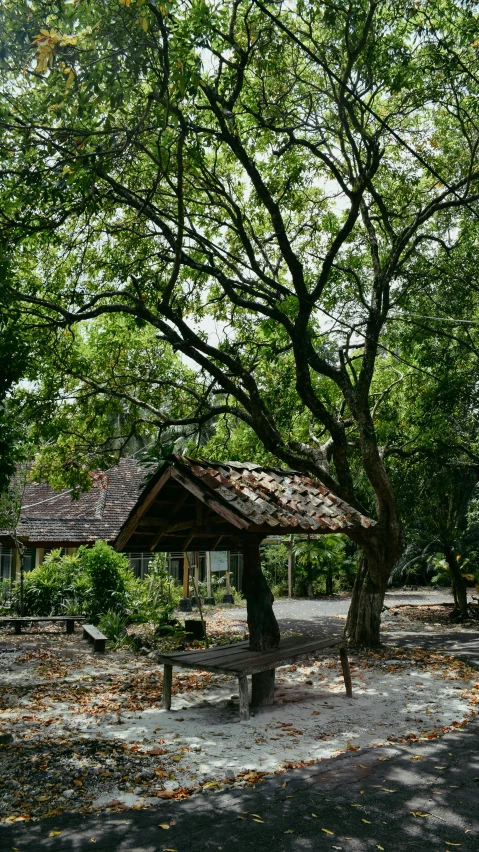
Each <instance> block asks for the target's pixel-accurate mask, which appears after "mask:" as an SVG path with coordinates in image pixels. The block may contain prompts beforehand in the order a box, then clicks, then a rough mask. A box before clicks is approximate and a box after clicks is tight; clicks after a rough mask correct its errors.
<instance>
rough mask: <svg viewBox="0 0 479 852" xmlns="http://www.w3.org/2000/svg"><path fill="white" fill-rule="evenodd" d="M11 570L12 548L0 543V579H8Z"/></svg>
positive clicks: (10, 575)
mask: <svg viewBox="0 0 479 852" xmlns="http://www.w3.org/2000/svg"><path fill="white" fill-rule="evenodd" d="M12 570H13V549H12V548H11V547H4V546H3V544H0V579H2V580H10V579H11V577H12Z"/></svg>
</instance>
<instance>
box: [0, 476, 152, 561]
mask: <svg viewBox="0 0 479 852" xmlns="http://www.w3.org/2000/svg"><path fill="white" fill-rule="evenodd" d="M92 478H93V484H92V487H91V489H90V490H89V491H86V492H82V493H81V494H80V496H79V498H78V499H77V500H73V499H72V490H71V489H65V490H63V491H55V490H54V489H53V488H52V487H51V486H50V485H48V484H47V483H46V482H40V483H37V482H30V483H27V486H26V489H25V492H24V494H23V499H22V510H21V519H20V524H19V525H18V527H17V535H18V537H19V538H20V539H21V540H22V541H24V542H25V544H31V545H37V546H40V547H42V546H44V545H45V546H46V545H48V546H52V545H58V546H60V545H63V546H67V545H70V546H73V545H77V544H88V543H90V542H94V541H96V540H97V539H99V538H100V539H104V540H106V541H114V539H115V538H116V536H117V534H118V532H119V530H120V528H121V526H122V524H123V522H124V520H125V518H126V517H128V514H129V512H130V511H131V509H132V508H133V507H134V506H135V504H136V502H137V500H138V497H139V495H140V493H141V491H142V489H143V486H144V479H145V468H142V467H140V466H139V465H138V462H137V461H135V460H134V459H121V461H120V463H119V465H117V466H115V467H113V468H111V469H110V470H108V471H105V472H98V473H96V474H94V475H93V477H92ZM0 535H2V536H4V537H6V536H8V531H7V530H0Z"/></svg>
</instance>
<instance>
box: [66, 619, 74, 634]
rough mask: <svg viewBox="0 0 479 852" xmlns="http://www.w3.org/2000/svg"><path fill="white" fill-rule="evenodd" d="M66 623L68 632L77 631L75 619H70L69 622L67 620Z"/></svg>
mask: <svg viewBox="0 0 479 852" xmlns="http://www.w3.org/2000/svg"><path fill="white" fill-rule="evenodd" d="M66 625H67V633H69V634H70V635H71V634H72V633H74V632H75V622H74V621H73V619H68V620H67V622H66Z"/></svg>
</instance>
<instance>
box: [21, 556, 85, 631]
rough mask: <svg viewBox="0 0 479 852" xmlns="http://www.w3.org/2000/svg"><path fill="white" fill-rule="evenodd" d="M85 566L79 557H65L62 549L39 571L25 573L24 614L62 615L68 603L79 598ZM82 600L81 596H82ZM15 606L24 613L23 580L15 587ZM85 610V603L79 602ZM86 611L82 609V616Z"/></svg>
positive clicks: (47, 557) (45, 562)
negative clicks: (21, 597)
mask: <svg viewBox="0 0 479 852" xmlns="http://www.w3.org/2000/svg"><path fill="white" fill-rule="evenodd" d="M80 573H81V566H80V563H79V560H78V557H77V556H76V555H75V556H61V551H60V550H52V551H51V553H49V554H47V556H46V557H45V561H44V562H43V564H42V565H39V566H38V568H34V569H33V571H30V572H29V573H28V574H25V576H24V581H23V611H24V615H46V616H48V615H60V614H62V612H64V604H65V602H66V601H68V600H71V599H72V598H74V597H75V598H76V597H77V592H78V591H79V588H78V589H77V586H78V587H79V586H80V585H81V583H80V582H79V580H80ZM79 597H80V599H81V594H80V596H79ZM12 604H13V608H14V609H15V611H16V612H19V611H20V581H18V580H17V581H16V582H15V583H14V584H13V588H12ZM79 606H80V607H81V600H79ZM81 612H82V609H81V608H80V610H79V613H81Z"/></svg>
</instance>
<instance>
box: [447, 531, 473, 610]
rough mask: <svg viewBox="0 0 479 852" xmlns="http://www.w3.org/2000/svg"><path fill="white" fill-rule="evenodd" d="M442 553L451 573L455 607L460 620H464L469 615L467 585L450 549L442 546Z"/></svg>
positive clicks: (458, 563)
mask: <svg viewBox="0 0 479 852" xmlns="http://www.w3.org/2000/svg"><path fill="white" fill-rule="evenodd" d="M443 551H444V556H445V559H446V562H447V567H448V568H449V571H450V572H451V577H452V584H453V589H454V592H453V593H454V603H455V607H456V609H457V612H458V614H459V616H460V618H461V619H466V618H467V617H468V615H469V612H468V609H467V585H466V581H465V579H464V577H463V576H462V570H461V566H460V562H458V561H457V559H456V556H455V553H454V551H453V549H452V547H448V546H444V547H443Z"/></svg>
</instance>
